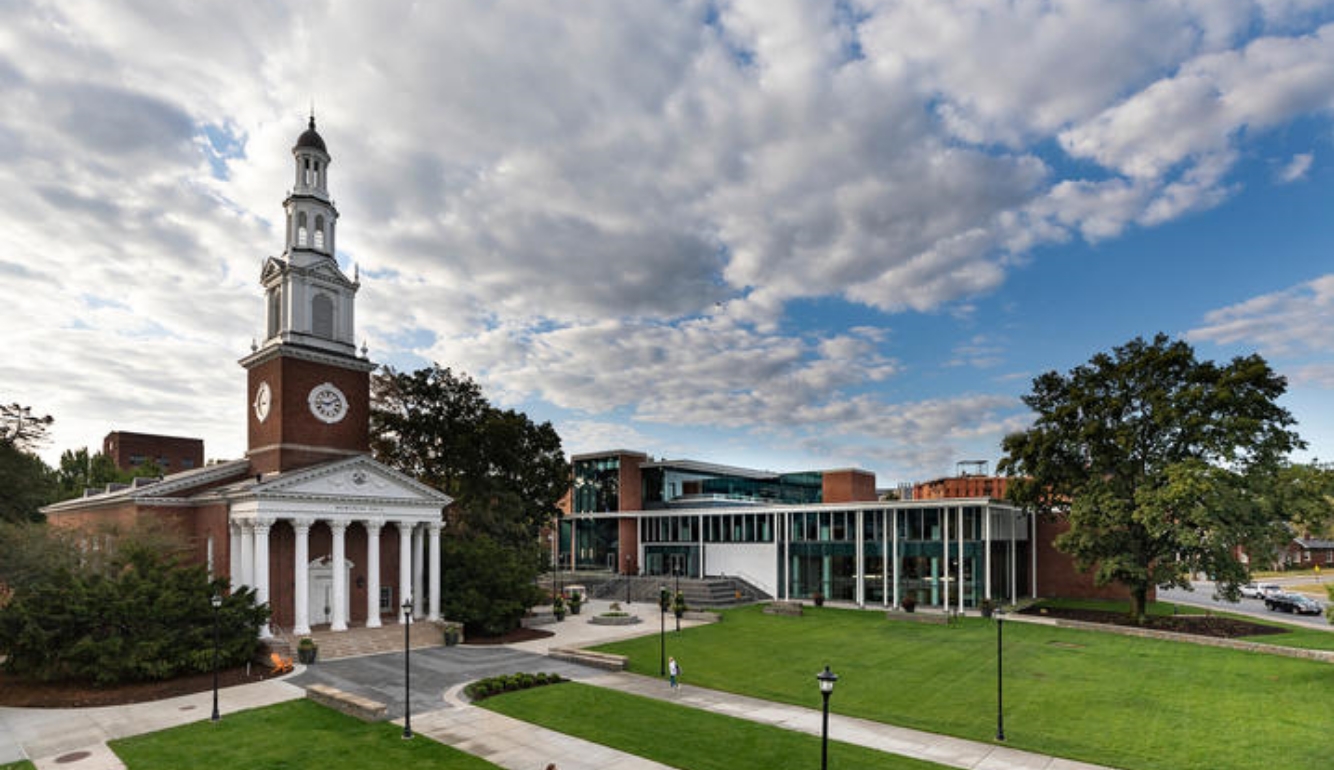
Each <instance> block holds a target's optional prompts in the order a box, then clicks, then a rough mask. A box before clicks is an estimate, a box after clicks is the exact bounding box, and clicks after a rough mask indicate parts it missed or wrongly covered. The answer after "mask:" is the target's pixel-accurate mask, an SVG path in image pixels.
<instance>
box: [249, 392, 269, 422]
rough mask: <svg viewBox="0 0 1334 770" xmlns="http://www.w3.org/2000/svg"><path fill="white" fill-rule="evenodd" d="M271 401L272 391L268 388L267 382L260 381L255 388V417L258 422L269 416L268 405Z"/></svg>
mask: <svg viewBox="0 0 1334 770" xmlns="http://www.w3.org/2000/svg"><path fill="white" fill-rule="evenodd" d="M272 403H273V391H272V390H270V389H269V383H267V382H261V383H260V384H259V387H258V388H256V389H255V403H254V404H253V406H254V408H255V417H256V418H258V419H259V421H260V422H264V420H265V419H266V418H268V416H269V407H270V406H271V405H272Z"/></svg>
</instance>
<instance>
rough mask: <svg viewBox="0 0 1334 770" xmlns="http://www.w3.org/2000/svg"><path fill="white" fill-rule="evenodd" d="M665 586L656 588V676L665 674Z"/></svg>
mask: <svg viewBox="0 0 1334 770" xmlns="http://www.w3.org/2000/svg"><path fill="white" fill-rule="evenodd" d="M668 601H669V597H668V596H667V586H661V587H659V588H658V676H666V675H667V602H668Z"/></svg>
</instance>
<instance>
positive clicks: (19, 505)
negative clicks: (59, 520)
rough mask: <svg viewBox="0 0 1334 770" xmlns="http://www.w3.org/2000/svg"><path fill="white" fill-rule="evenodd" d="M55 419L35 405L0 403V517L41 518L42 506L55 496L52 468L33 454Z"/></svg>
mask: <svg viewBox="0 0 1334 770" xmlns="http://www.w3.org/2000/svg"><path fill="white" fill-rule="evenodd" d="M52 422H53V420H52V419H51V416H50V415H34V414H33V413H32V407H27V406H20V405H19V404H0V521H41V520H42V514H41V512H40V510H39V509H40V508H41V507H42V506H43V505H46V504H47V503H50V502H52V501H53V500H54V499H55V494H56V482H55V478H54V477H53V475H52V473H51V469H50V468H49V467H47V465H46V463H44V462H42V459H41V458H40V457H38V456H37V455H36V454H34V452H35V450H36V449H37V448H38V447H40V446H42V445H43V444H45V443H46V441H47V439H48V436H47V429H48V428H49V427H50V425H51V423H52Z"/></svg>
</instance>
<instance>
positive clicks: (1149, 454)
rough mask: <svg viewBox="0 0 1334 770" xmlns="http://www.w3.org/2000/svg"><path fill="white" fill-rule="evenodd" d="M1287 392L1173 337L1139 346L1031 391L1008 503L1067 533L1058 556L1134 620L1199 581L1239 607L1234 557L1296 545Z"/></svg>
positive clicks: (1253, 361)
mask: <svg viewBox="0 0 1334 770" xmlns="http://www.w3.org/2000/svg"><path fill="white" fill-rule="evenodd" d="M1286 387H1287V384H1286V381H1285V380H1284V379H1283V378H1282V377H1280V376H1279V375H1277V374H1275V373H1274V372H1273V371H1272V370H1271V369H1270V368H1269V365H1268V364H1267V363H1266V362H1265V361H1264V359H1263V358H1261V357H1260V356H1258V355H1250V356H1244V357H1238V358H1234V359H1233V360H1232V361H1231V362H1230V363H1229V364H1228V365H1226V366H1219V365H1217V364H1215V363H1213V362H1207V361H1206V362H1201V361H1198V360H1196V358H1195V351H1194V349H1193V348H1191V346H1190V345H1188V344H1186V343H1185V342H1180V341H1176V342H1174V341H1171V340H1169V339H1168V337H1167V336H1166V335H1163V334H1159V335H1157V336H1156V337H1155V338H1154V339H1153V341H1152V342H1145V341H1144V340H1143V339H1142V338H1136V339H1134V340H1131V341H1130V342H1128V343H1126V344H1125V345H1122V346H1120V347H1117V348H1115V349H1114V350H1113V352H1112V353H1111V354H1110V355H1109V354H1106V353H1099V354H1097V355H1095V356H1094V357H1093V358H1092V359H1090V361H1089V362H1088V363H1087V364H1083V365H1081V366H1078V367H1075V368H1074V369H1072V370H1071V371H1070V372H1069V374H1066V375H1062V374H1059V373H1057V372H1054V371H1052V372H1047V373H1046V374H1043V375H1041V376H1040V377H1038V378H1037V379H1035V380H1034V381H1033V390H1032V392H1031V393H1030V394H1029V395H1027V396H1024V398H1023V400H1024V403H1025V404H1027V405H1028V406H1029V408H1031V409H1032V410H1033V411H1034V413H1035V414H1036V419H1035V421H1034V424H1033V427H1031V428H1029V429H1028V430H1026V431H1023V432H1020V433H1015V434H1012V435H1010V436H1007V437H1006V438H1005V440H1004V442H1003V449H1004V452H1005V456H1004V457H1003V458H1002V460H1001V462H1000V466H999V467H1000V469H1001V470H1002V471H1003V472H1004V473H1006V474H1007V475H1010V476H1015V477H1018V478H1016V479H1015V480H1014V481H1013V482H1012V483H1011V484H1010V497H1011V499H1013V500H1014V501H1015V502H1017V503H1019V504H1021V505H1024V506H1026V507H1028V508H1030V509H1031V510H1034V511H1036V512H1038V513H1039V514H1043V515H1053V516H1059V517H1061V518H1064V519H1065V520H1066V521H1067V522H1068V524H1069V529H1068V530H1067V531H1066V532H1065V533H1064V534H1062V535H1060V536H1058V537H1057V539H1056V543H1055V545H1056V547H1057V548H1058V549H1060V550H1062V551H1064V552H1065V553H1067V554H1069V555H1070V556H1072V557H1073V558H1074V560H1075V564H1076V565H1077V566H1078V567H1079V568H1080V569H1083V570H1089V569H1094V570H1095V571H1094V581H1095V582H1096V583H1097V584H1098V585H1107V584H1110V583H1120V584H1122V585H1124V586H1125V587H1126V588H1127V589H1129V591H1130V595H1131V613H1132V614H1133V615H1134V616H1135V617H1137V618H1142V617H1143V615H1144V610H1145V603H1146V599H1147V595H1148V591H1149V589H1150V588H1151V587H1153V586H1159V587H1163V588H1167V587H1173V586H1177V587H1184V588H1189V587H1190V576H1191V574H1192V573H1194V572H1203V573H1206V574H1208V575H1210V576H1212V577H1213V578H1214V579H1215V580H1217V581H1218V583H1219V593H1220V594H1221V595H1223V596H1227V597H1232V598H1235V597H1236V595H1237V592H1238V587H1239V584H1240V583H1242V582H1245V580H1246V578H1247V574H1248V573H1247V569H1246V565H1245V564H1243V563H1242V562H1241V561H1240V559H1239V558H1238V551H1237V549H1238V548H1242V549H1245V550H1246V551H1247V552H1250V553H1269V552H1271V550H1272V548H1273V547H1274V544H1275V543H1276V542H1278V541H1280V540H1282V539H1284V538H1286V537H1287V536H1288V532H1287V529H1286V527H1285V524H1284V515H1283V511H1282V510H1280V509H1279V505H1278V501H1279V498H1278V496H1279V495H1280V494H1287V493H1290V492H1291V491H1292V490H1291V489H1289V488H1285V487H1283V486H1282V484H1281V481H1282V480H1283V475H1284V473H1285V471H1284V469H1285V468H1286V467H1287V466H1286V465H1285V458H1286V456H1287V455H1288V453H1289V452H1291V451H1292V450H1294V449H1297V448H1301V447H1303V446H1305V444H1304V443H1303V442H1302V440H1301V439H1300V437H1298V435H1297V434H1296V433H1295V432H1294V431H1292V430H1290V429H1289V428H1290V426H1291V425H1292V424H1293V423H1294V420H1293V418H1292V416H1291V415H1290V414H1289V413H1288V411H1287V410H1286V409H1284V408H1282V407H1280V406H1279V405H1278V404H1277V403H1276V401H1277V399H1278V398H1279V396H1281V395H1282V394H1283V392H1284V391H1285V389H1286ZM1289 502H1290V501H1289Z"/></svg>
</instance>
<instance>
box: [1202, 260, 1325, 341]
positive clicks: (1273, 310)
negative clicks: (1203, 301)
mask: <svg viewBox="0 0 1334 770" xmlns="http://www.w3.org/2000/svg"><path fill="white" fill-rule="evenodd" d="M1331 328H1334V274H1331V275H1324V276H1321V277H1319V278H1317V279H1315V280H1312V281H1308V282H1306V283H1303V284H1301V285H1298V286H1294V287H1292V288H1290V289H1286V290H1284V291H1280V292H1274V293H1271V294H1263V295H1260V296H1258V297H1253V298H1251V299H1249V300H1246V301H1245V302H1241V303H1238V304H1236V305H1231V306H1229V307H1225V308H1220V309H1218V310H1213V311H1210V312H1209V313H1207V314H1205V317H1204V325H1202V326H1199V327H1196V328H1195V329H1192V330H1191V331H1190V332H1189V333H1188V335H1187V336H1188V338H1190V339H1192V340H1205V341H1208V342H1213V343H1216V344H1219V345H1236V344H1242V345H1246V346H1249V347H1255V348H1259V349H1260V350H1261V351H1263V352H1264V353H1265V354H1266V355H1271V356H1275V357H1288V356H1294V355H1300V354H1302V353H1308V352H1315V353H1334V335H1331V334H1330V333H1329V330H1330V329H1331Z"/></svg>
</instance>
